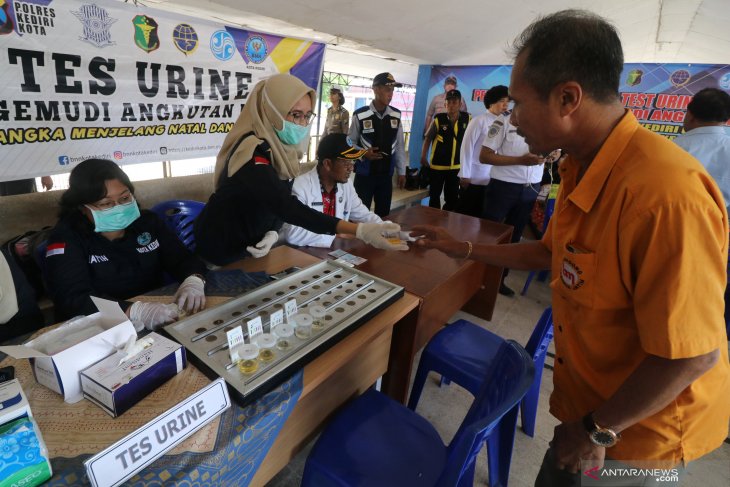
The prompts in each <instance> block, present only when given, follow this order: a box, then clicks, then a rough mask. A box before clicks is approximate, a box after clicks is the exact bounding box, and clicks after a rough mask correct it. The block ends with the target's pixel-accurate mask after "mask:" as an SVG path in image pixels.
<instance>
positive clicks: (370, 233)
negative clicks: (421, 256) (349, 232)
mask: <svg viewBox="0 0 730 487" xmlns="http://www.w3.org/2000/svg"><path fill="white" fill-rule="evenodd" d="M398 232H400V225H398V224H397V223H391V222H384V223H359V224H358V225H357V231H356V232H355V236H356V237H357V238H359V239H360V240H362V241H363V242H365V243H366V244H369V245H372V246H373V247H375V248H376V249H383V250H408V245H407V244H406V243H405V242H404V243H401V244H399V245H394V244H392V243H390V242H388V239H386V238H385V237H384V236H383V234H386V233H387V234H395V235H398Z"/></svg>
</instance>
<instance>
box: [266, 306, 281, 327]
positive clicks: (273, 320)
mask: <svg viewBox="0 0 730 487" xmlns="http://www.w3.org/2000/svg"><path fill="white" fill-rule="evenodd" d="M282 323H284V310H283V309H278V310H276V311H274V312H273V313H271V316H269V330H273V329H274V328H276V327H277V326H279V325H281V324H282Z"/></svg>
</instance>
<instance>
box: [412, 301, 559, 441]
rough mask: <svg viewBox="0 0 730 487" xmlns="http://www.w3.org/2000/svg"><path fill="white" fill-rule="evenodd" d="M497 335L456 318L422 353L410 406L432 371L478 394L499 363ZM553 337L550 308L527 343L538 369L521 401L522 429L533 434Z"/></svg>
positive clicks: (544, 312) (414, 402) (528, 350)
mask: <svg viewBox="0 0 730 487" xmlns="http://www.w3.org/2000/svg"><path fill="white" fill-rule="evenodd" d="M495 337H496V338H499V337H498V336H497V335H495V334H494V333H492V332H490V331H488V330H485V329H484V328H482V327H480V326H477V325H475V324H474V323H470V322H469V321H466V320H458V321H455V322H454V323H452V324H450V325H447V326H446V327H445V328H444V329H443V330H441V331H439V332H438V333H437V334H436V335H434V336H433V338H431V340H430V341H429V342H428V344H427V345H426V348H425V349H424V350H423V353H422V354H421V362H420V363H419V364H418V370H417V371H416V377H415V379H414V381H413V389H411V396H410V399H409V400H408V407H409V408H411V409H412V410H414V411H415V410H416V406H417V405H418V399H419V398H420V397H421V392H422V391H423V386H424V384H425V383H426V378H427V377H428V373H429V371H434V372H437V373H439V374H441V378H442V383H445V382H450V381H454V382H456V383H457V384H459V385H460V386H461V387H463V388H464V389H466V390H467V391H469V392H471V393H472V394H474V395H476V394H477V393H478V391H479V387H480V386H481V379H482V377H484V374H485V373H486V371H487V370H489V369H491V368H493V367H495V366H496V365H498V364H497V363H495V360H494V355H495V352H496V351H497V347H496V346H495V343H496V338H495ZM552 339H553V310H552V308H551V307H547V308H546V309H545V311H543V313H542V316H541V317H540V320H539V321H538V322H537V325H535V329H534V330H533V331H532V335H531V336H530V339H529V340H528V341H527V346H525V350H527V353H529V354H530V356H531V357H532V360H533V362H534V364H535V370H536V373H535V378H534V381H533V383H532V385H531V386H530V390H529V391H528V393H527V395H526V396H525V398H524V399H523V400H522V404H521V409H522V429H523V430H524V431H525V433H526V434H527V435H529V436H531V437H532V436H535V418H536V416H537V403H538V399H539V398H540V383H541V382H542V369H543V365H544V364H545V355H546V354H547V349H548V346H550V341H551V340H552Z"/></svg>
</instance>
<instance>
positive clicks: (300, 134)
mask: <svg viewBox="0 0 730 487" xmlns="http://www.w3.org/2000/svg"><path fill="white" fill-rule="evenodd" d="M274 130H275V131H276V135H277V136H278V137H279V140H281V141H282V142H283V143H285V144H287V145H297V144H298V143H299V142H301V141H302V139H303V138H304V137H306V136H307V134H308V133H309V125H303V126H302V125H297V124H296V123H294V122H290V121H289V120H284V127H283V128H282V129H281V130H278V129H277V128H274Z"/></svg>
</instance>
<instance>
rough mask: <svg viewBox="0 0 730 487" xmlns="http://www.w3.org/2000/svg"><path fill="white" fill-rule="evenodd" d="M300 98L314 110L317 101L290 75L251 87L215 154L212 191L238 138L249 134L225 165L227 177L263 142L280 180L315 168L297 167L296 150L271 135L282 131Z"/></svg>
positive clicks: (268, 79) (282, 75) (300, 153)
mask: <svg viewBox="0 0 730 487" xmlns="http://www.w3.org/2000/svg"><path fill="white" fill-rule="evenodd" d="M304 95H309V97H310V98H311V99H312V107H314V106H315V102H316V101H317V96H316V94H315V92H314V90H312V89H311V88H309V87H308V86H307V85H305V84H304V83H303V82H302V81H301V80H300V79H299V78H296V77H294V76H292V75H290V74H277V75H274V76H272V77H270V78H267V79H265V80H262V81H259V82H258V83H257V84H256V86H254V89H253V91H252V92H251V94H250V95H249V97H248V101H247V102H246V105H245V106H244V107H243V111H242V112H241V115H240V116H239V117H238V120H236V123H235V124H234V125H233V129H231V131H230V132H229V133H228V135H227V136H226V138H225V140H224V141H223V147H221V150H220V152H218V157H217V158H216V161H215V176H214V177H215V186H216V189H217V188H218V181H219V180H220V175H221V172H222V171H223V168H224V167H225V165H226V159H227V158H228V155H229V153H230V152H231V150H233V147H234V146H235V145H236V143H237V142H238V141H239V139H240V138H241V136H243V135H244V134H247V133H249V132H253V133H254V134H255V137H254V136H250V137H247V138H246V139H245V140H244V141H243V142H241V143H240V144H239V145H238V147H237V148H236V151H235V152H234V153H233V155H232V156H231V159H230V161H229V162H228V174H227V176H229V177H230V176H232V175H233V174H235V173H236V171H238V170H239V169H241V167H243V165H244V164H246V163H247V162H249V161H250V160H251V158H252V157H253V153H254V150H255V149H256V147H257V146H258V145H259V144H261V143H262V142H263V141H264V140H265V141H266V142H268V143H269V146H270V147H271V155H272V161H271V164H272V166H273V167H274V170H276V172H277V173H278V174H279V178H281V179H293V178H295V177H297V176H298V175H299V174H300V173H301V172H305V171H306V170H308V169H310V168H311V167H313V166H314V165H315V163H311V164H300V163H299V160H300V159H301V158H302V155H303V153H302V151H301V150H300V147H299V146H298V145H287V144H284V143H282V142H281V140H279V137H278V136H277V135H276V132H275V131H274V128H276V129H278V130H281V129H282V128H283V127H284V118H283V117H285V116H286V114H287V113H289V111H290V110H291V108H292V107H293V106H294V104H295V103H296V102H297V101H299V99H300V98H302V97H303V96H304Z"/></svg>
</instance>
